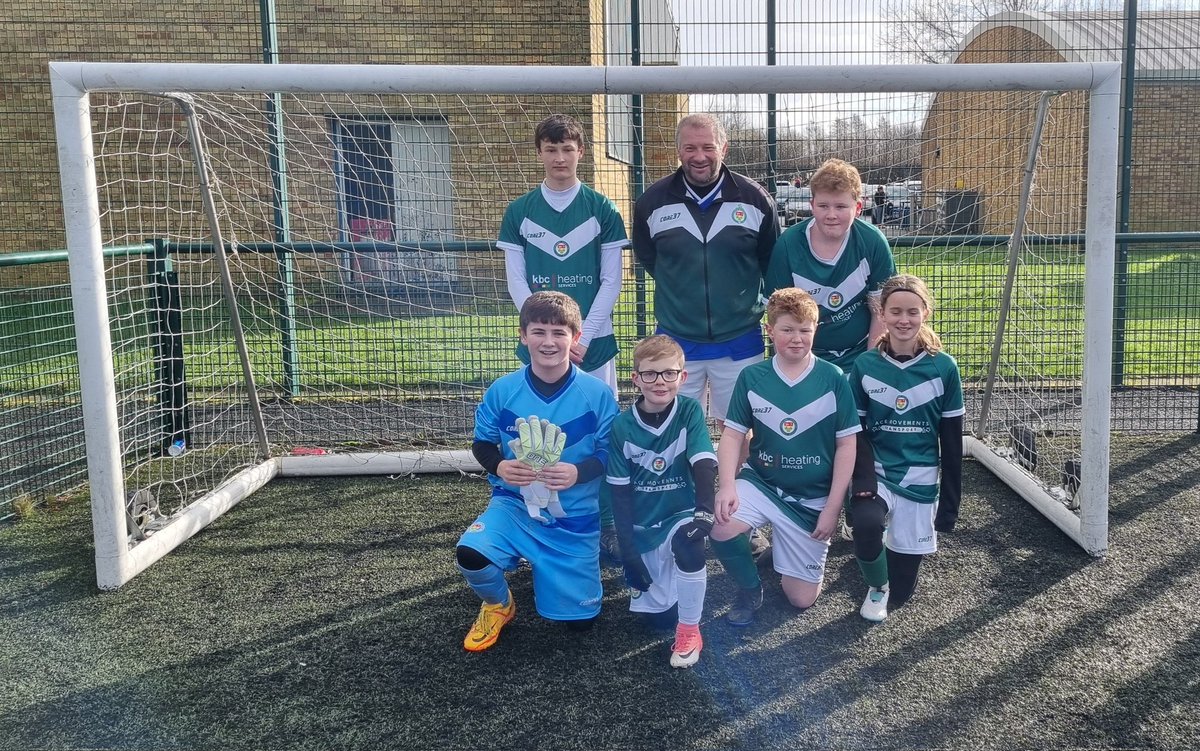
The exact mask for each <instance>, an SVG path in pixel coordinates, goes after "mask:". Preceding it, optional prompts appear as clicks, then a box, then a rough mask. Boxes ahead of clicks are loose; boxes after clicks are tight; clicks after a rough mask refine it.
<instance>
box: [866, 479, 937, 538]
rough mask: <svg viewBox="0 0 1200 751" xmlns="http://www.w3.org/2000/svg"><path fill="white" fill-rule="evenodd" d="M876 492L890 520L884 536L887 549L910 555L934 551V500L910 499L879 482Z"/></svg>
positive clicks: (935, 506)
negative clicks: (886, 508) (923, 501)
mask: <svg viewBox="0 0 1200 751" xmlns="http://www.w3.org/2000/svg"><path fill="white" fill-rule="evenodd" d="M876 495H878V496H879V498H880V500H882V501H883V502H884V503H886V504H887V507H888V519H889V521H888V525H887V532H886V533H885V534H884V539H883V544H884V545H886V546H887V547H888V550H893V551H895V552H897V553H910V554H913V555H928V554H929V553H935V552H937V531H936V530H934V528H933V517H934V515H936V514H937V504H936V503H917V502H916V501H912V500H909V499H908V498H905V497H904V496H902V495H900V494H899V493H896V492H895V491H893V490H892V489H891V488H889V487H887V486H886V485H884V484H883V483H880V484H879V489H878V491H876Z"/></svg>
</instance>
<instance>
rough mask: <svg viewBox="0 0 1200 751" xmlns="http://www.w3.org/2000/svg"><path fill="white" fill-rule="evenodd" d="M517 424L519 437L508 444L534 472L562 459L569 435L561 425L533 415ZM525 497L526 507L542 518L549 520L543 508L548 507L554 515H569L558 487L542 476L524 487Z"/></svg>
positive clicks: (544, 520) (522, 494) (531, 512)
mask: <svg viewBox="0 0 1200 751" xmlns="http://www.w3.org/2000/svg"><path fill="white" fill-rule="evenodd" d="M516 426H517V437H516V438H514V439H513V440H511V441H509V442H508V446H509V448H510V449H512V452H513V455H514V456H515V457H516V458H517V461H520V462H524V463H525V464H527V465H529V467H530V468H532V469H533V471H534V472H541V471H542V470H543V469H545V468H546V467H549V466H551V465H553V464H557V463H558V460H559V459H560V458H561V457H562V452H563V448H565V447H566V445H567V436H566V434H564V433H563V432H562V430H561V429H560V428H559V427H558V426H557V425H555V424H554V423H552V422H550V421H549V420H539V419H538V417H537V415H530V416H529V419H525V418H524V417H518V418H517V423H516ZM521 497H522V498H523V499H524V501H525V510H526V511H528V512H529V515H530V516H531V517H533V518H534V519H537V520H538V521H541V522H546V521H547V520H546V519H545V518H543V516H542V513H541V509H547V510H548V511H549V513H550V516H551V517H554V518H561V517H563V516H566V513H565V512H564V511H563V507H562V504H561V503H559V500H558V491H557V490H550V489H549V488H547V487H546V485H545V483H543V482H541V481H540V480H537V481H534V482H532V483H530V484H529V485H526V486H524V487H522V488H521Z"/></svg>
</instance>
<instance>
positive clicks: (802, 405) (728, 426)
mask: <svg viewBox="0 0 1200 751" xmlns="http://www.w3.org/2000/svg"><path fill="white" fill-rule="evenodd" d="M818 315H819V313H818V310H817V304H816V302H814V301H813V299H812V297H810V296H809V294H808V293H807V292H804V291H803V290H799V289H795V288H788V289H781V290H777V291H776V292H775V293H774V294H772V295H771V299H770V300H769V301H768V302H767V334H768V335H769V336H770V337H771V343H772V344H774V345H775V355H774V357H772V358H771V359H770V360H766V361H764V362H761V363H759V364H757V365H751V366H750V367H748V368H746V369H745V370H743V371H742V372H741V375H739V376H738V380H737V384H736V385H734V387H733V397H732V398H731V399H730V401H729V414H728V416H727V417H726V418H725V429H724V430H723V431H722V432H721V441H720V444H719V446H718V448H717V464H718V468H719V474H720V486H719V487H718V489H717V498H716V513H715V516H716V522H717V523H716V526H714V527H713V530H712V535H711V537H712V541H713V542H712V548H713V552H714V553H715V554H716V556H717V558H718V559H720V561H721V563H722V564H724V566H725V570H726V571H728V572H729V575H730V576H731V577H733V580H734V582H735V583H736V584H737V586H738V592H737V596H736V599H735V601H734V605H733V608H732V609H731V610H730V611H729V614H728V616H727V620H728V621H729V622H730V623H731V624H733V625H736V626H748V625H750V624H751V623H753V621H754V611H755V610H756V609H758V607H759V606H760V605H762V582H761V581H760V579H759V576H758V570H757V568H756V567H755V565H754V561H753V559H752V557H751V555H750V542H749V540H748V538H747V534H746V533H747V532H748V531H749V530H750V529H751V528H753V527H760V526H763V525H767V524H769V525H770V526H771V533H772V537H771V548H772V550H774V551H775V552H774V557H773V562H774V567H775V570H776V571H777V572H779V574H780V575H781V576H782V585H783V592H784V594H785V595H786V596H787V598H788V601H789V602H791V603H792V604H793V605H795V606H796V607H798V608H807V607H809V606H811V605H812V604H813V603H814V602H815V601H816V599H817V596H818V595H819V594H820V592H821V584H822V582H823V581H824V574H825V559H826V556H827V554H828V552H829V539H830V537H831V536H832V534H833V532H834V529H835V527H836V526H837V519H838V515H839V514H840V513H841V509H842V504H843V503H844V501H845V499H846V493H847V492H848V491H849V489H850V477H851V473H852V472H853V470H854V455H855V441H856V437H855V434H856V433H859V432H860V431H861V430H862V426H861V425H860V424H859V421H858V415H857V414H856V411H855V407H854V397H853V395H852V394H851V393H850V384H849V383H847V381H846V377H845V375H844V374H843V373H842V371H841V370H840V369H838V367H837V366H836V365H833V364H831V363H828V362H826V361H824V360H822V359H820V358H818V357H816V356H815V355H814V354H813V352H812V346H813V338H814V336H815V334H816V330H817V317H818ZM747 434H750V453H749V457H748V458H747V460H746V463H745V464H743V465H742V466H741V468H740V471H739V468H738V464H739V458H740V457H741V456H744V455H745V454H744V453H743V447H744V446H745V443H746V436H747Z"/></svg>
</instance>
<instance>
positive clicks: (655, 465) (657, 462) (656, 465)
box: [650, 456, 667, 472]
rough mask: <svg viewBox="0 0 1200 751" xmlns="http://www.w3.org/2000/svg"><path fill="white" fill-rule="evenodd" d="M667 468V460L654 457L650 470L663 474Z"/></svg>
mask: <svg viewBox="0 0 1200 751" xmlns="http://www.w3.org/2000/svg"><path fill="white" fill-rule="evenodd" d="M666 468H667V460H666V459H664V458H662V457H661V456H656V457H654V461H652V462H650V469H653V470H654V471H655V472H662V471H663V470H664V469H666Z"/></svg>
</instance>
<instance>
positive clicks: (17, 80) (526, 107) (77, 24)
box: [0, 0, 677, 286]
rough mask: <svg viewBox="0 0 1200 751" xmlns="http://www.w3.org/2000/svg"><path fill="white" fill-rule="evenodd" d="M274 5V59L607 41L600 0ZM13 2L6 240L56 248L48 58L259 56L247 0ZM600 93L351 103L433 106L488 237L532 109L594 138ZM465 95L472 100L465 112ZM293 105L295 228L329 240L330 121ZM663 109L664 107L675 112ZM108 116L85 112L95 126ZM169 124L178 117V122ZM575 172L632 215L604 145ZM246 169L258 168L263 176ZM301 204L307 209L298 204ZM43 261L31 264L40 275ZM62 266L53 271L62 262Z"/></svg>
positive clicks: (477, 226) (459, 56)
mask: <svg viewBox="0 0 1200 751" xmlns="http://www.w3.org/2000/svg"><path fill="white" fill-rule="evenodd" d="M53 6H59V7H53ZM278 6H279V10H278V37H279V49H280V59H281V60H282V61H283V62H304V63H389V64H417V63H419V64H540V65H587V64H589V63H592V62H594V61H595V60H596V55H597V52H598V51H599V50H602V49H603V46H602V45H603V41H604V39H603V33H604V29H603V9H604V8H603V6H604V3H603V2H602V0H589V2H586V3H583V2H581V3H567V4H558V5H545V4H542V5H538V4H525V3H502V4H499V5H497V4H495V3H485V2H480V1H479V0H469V1H468V2H467V4H466V5H465V6H464V5H463V4H461V3H459V4H457V5H455V6H453V7H452V8H451V7H446V6H442V5H435V4H431V3H428V2H419V1H418V0H385V1H383V2H380V1H379V0H343V1H341V2H338V3H324V2H282V1H281V2H279V3H278ZM9 11H10V12H9V13H8V14H6V15H8V17H9V18H11V19H12V20H11V21H7V22H6V28H5V31H6V39H5V45H4V48H3V49H0V164H2V165H3V166H4V172H5V179H4V180H2V181H0V203H2V205H3V206H4V207H5V218H4V219H3V220H2V221H0V252H2V253H12V252H22V251H31V250H43V249H50V248H61V247H65V237H64V234H63V229H62V219H61V208H60V202H61V193H60V188H59V181H58V174H57V159H56V147H55V142H54V129H53V118H52V114H51V107H50V96H49V82H48V73H47V67H46V66H47V63H48V62H49V61H50V60H91V61H155V60H157V61H196V62H201V61H203V62H261V59H262V48H261V45H262V42H261V37H260V26H259V19H258V4H257V3H253V2H242V1H240V0H239V2H231V1H230V0H215V1H214V2H203V3H201V2H196V1H195V0H183V1H182V2H178V3H173V4H166V5H163V4H161V3H155V4H152V3H149V2H140V1H137V0H131V1H129V2H111V0H110V1H107V2H100V1H98V0H92V1H82V2H71V3H69V4H67V3H50V4H49V7H48V5H47V4H46V3H33V2H23V1H18V2H16V3H15V5H12V4H10V6H9ZM600 99H602V98H595V99H594V98H593V97H591V96H576V97H566V96H554V97H534V96H528V97H521V98H513V97H509V98H495V97H484V96H480V97H472V98H459V97H441V98H432V99H430V98H426V99H424V100H421V101H419V102H417V101H415V100H413V99H408V100H404V99H401V98H398V97H393V98H390V99H378V98H376V99H374V100H373V101H371V102H369V103H367V104H365V105H363V109H364V111H370V112H372V113H374V114H380V113H382V112H383V111H384V110H386V112H387V114H390V115H394V116H398V117H404V116H406V115H409V114H417V115H422V116H425V115H429V114H430V113H440V114H435V116H436V117H443V118H444V119H445V121H446V123H447V124H448V125H449V128H450V131H451V138H452V146H451V157H452V158H451V163H450V169H451V170H452V177H453V182H454V185H455V216H456V222H457V229H458V231H459V232H460V233H461V235H462V236H463V237H465V238H467V239H492V238H494V237H495V235H496V232H497V230H498V227H499V221H500V216H501V214H502V212H503V209H504V207H505V205H506V204H507V203H508V201H510V200H511V199H512V198H514V197H516V196H517V195H520V194H521V193H523V192H525V191H527V190H529V189H531V188H532V187H533V186H534V185H535V184H536V183H537V182H538V181H539V180H540V179H541V166H540V163H539V162H538V160H537V157H536V153H535V150H534V147H533V144H532V142H531V139H532V132H533V126H534V125H535V124H536V122H537V121H538V120H540V119H541V118H542V117H544V116H545V115H547V114H550V113H552V112H567V113H569V114H573V115H576V116H577V117H579V118H580V119H581V120H583V121H584V123H585V125H586V126H588V127H590V128H591V129H592V134H593V138H594V139H603V138H604V126H603V124H604V117H603V115H604V112H603V102H602V101H596V100H600ZM464 103H466V104H471V106H473V107H478V108H480V109H479V110H477V111H479V112H483V113H484V114H483V115H477V114H476V112H473V111H472V110H471V109H470V108H469V107H465V106H463V105H464ZM344 107H345V108H347V109H350V110H353V109H354V108H355V107H354V106H353V105H345V106H344ZM295 109H296V108H295V107H291V110H293V111H290V112H289V114H290V115H292V116H294V117H295V120H294V123H295V125H294V127H296V128H300V129H302V130H304V131H306V133H305V134H304V135H305V138H304V139H302V140H305V141H307V142H308V143H309V144H310V145H309V146H306V147H305V146H298V147H296V148H295V154H294V156H295V158H296V159H297V163H296V165H295V166H294V167H293V169H294V170H295V172H296V174H295V176H294V177H295V179H294V180H293V186H294V189H295V191H296V193H295V195H294V196H293V205H294V208H295V211H296V212H297V221H296V222H294V229H295V234H297V235H299V234H308V235H312V237H311V238H309V239H311V240H314V241H320V240H336V239H338V238H337V237H336V234H337V233H336V231H335V230H336V224H337V223H336V221H335V218H336V211H335V206H334V203H333V201H332V200H331V196H332V195H333V192H332V188H333V186H332V184H331V183H332V177H331V176H330V175H328V174H326V175H325V176H324V177H323V180H322V177H321V176H320V175H319V173H320V171H321V170H323V169H328V168H329V166H330V164H331V163H332V161H333V159H332V149H331V147H330V144H329V143H328V138H327V137H321V135H320V134H321V132H322V131H323V130H324V129H326V127H327V125H326V123H325V122H324V121H323V117H324V113H322V112H313V111H304V112H297V111H294V110H295ZM343 114H344V113H343ZM159 117H162V116H159ZM675 117H677V115H676V114H672V121H673V120H674V118H675ZM107 126H108V123H107V122H106V123H99V122H98V123H97V128H98V129H99V128H104V127H107ZM175 126H176V127H178V128H181V129H182V128H183V127H184V126H183V124H182V121H176V122H175ZM139 127H140V126H139ZM259 135H261V133H259ZM218 140H219V139H218ZM183 146H186V144H184V143H179V144H175V145H174V146H173V147H172V148H175V149H181V148H182V147H183ZM216 148H218V149H219V148H220V147H219V146H217V147H216ZM231 148H232V147H231ZM178 153H179V154H182V153H183V151H182V150H178ZM113 164H114V165H119V166H120V168H121V169H123V170H137V169H144V168H145V166H144V165H137V164H136V162H135V160H134V159H132V158H124V157H123V158H120V159H116V160H114V161H113ZM306 172H307V173H308V174H307V175H304V173H306ZM128 174H132V173H128ZM581 177H583V179H585V180H587V181H589V182H593V183H596V184H597V185H598V186H599V187H600V188H601V189H603V190H605V191H606V192H609V193H610V194H611V195H612V196H613V198H614V200H616V201H617V203H618V206H619V207H621V209H622V212H623V213H625V214H626V215H627V216H628V214H629V213H631V211H630V209H629V208H628V201H629V188H628V183H629V179H628V169H627V167H626V165H624V164H622V163H620V162H616V161H614V160H611V159H608V158H607V157H606V156H605V155H604V149H603V147H602V146H597V147H595V148H591V149H589V153H588V157H587V159H585V162H584V164H583V165H581ZM305 178H307V179H305ZM180 179H181V180H182V178H180ZM254 179H255V181H256V182H257V183H258V184H262V183H263V182H264V181H263V178H262V175H261V174H259V175H256V176H255V178H254ZM226 187H227V188H228V187H232V186H231V185H226ZM257 198H258V199H259V200H262V201H265V202H267V204H268V205H269V193H268V195H266V196H264V195H261V192H260V193H259V194H258V195H257ZM301 210H303V211H305V212H307V213H306V214H305V215H304V216H300V214H299V212H300V211H301ZM137 211H138V210H137V209H133V210H130V211H127V212H126V214H125V216H123V217H122V218H121V221H120V223H121V225H122V226H121V227H118V228H115V229H114V230H113V231H112V232H108V234H109V236H111V235H115V234H120V233H126V232H127V234H128V235H129V236H130V238H131V239H132V237H133V236H134V235H135V234H136V231H135V230H133V229H130V230H128V231H126V230H125V229H124V228H125V227H130V228H132V227H134V226H135V225H136V224H137V223H138V222H136V221H135V220H134V216H135V215H136V213H137ZM251 224H252V225H253V226H252V227H250V226H248V227H245V228H242V239H243V241H246V240H248V239H255V237H254V236H255V235H257V234H263V235H266V236H269V234H270V233H269V231H268V230H269V215H267V214H262V213H259V214H257V215H256V216H255V218H254V219H253V220H252V221H251ZM320 228H324V229H320ZM106 232H107V230H106ZM321 234H324V235H326V236H325V237H320V236H319V235H321ZM293 239H301V238H300V237H299V236H296V237H294V238H293ZM133 241H137V240H133ZM22 273H23V272H22V271H21V270H20V269H18V270H17V271H16V272H15V273H6V275H5V277H4V279H3V284H4V285H5V286H21V284H22V278H21V274H22ZM44 273H45V269H44V268H43V269H39V283H41V281H42V276H41V275H44ZM58 273H59V274H60V275H64V276H65V269H60V271H59V272H58Z"/></svg>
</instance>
